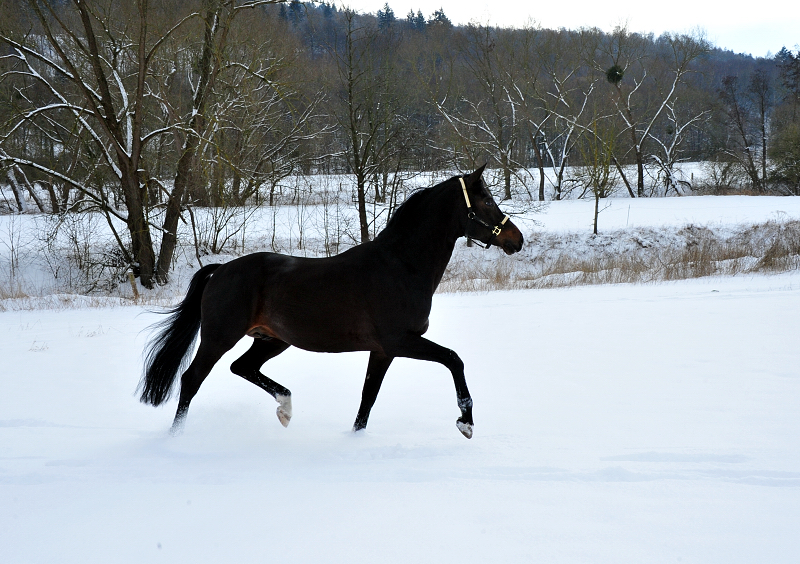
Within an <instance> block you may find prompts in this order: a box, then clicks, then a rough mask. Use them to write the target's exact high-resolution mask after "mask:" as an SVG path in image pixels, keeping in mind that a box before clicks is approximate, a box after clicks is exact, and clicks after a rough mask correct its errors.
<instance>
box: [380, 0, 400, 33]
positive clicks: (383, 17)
mask: <svg viewBox="0 0 800 564" xmlns="http://www.w3.org/2000/svg"><path fill="white" fill-rule="evenodd" d="M377 16H378V27H379V28H380V29H386V28H388V27H390V26H391V25H392V24H394V22H395V21H397V18H396V17H395V15H394V11H393V10H392V9H391V8H390V7H389V3H388V2H387V3H386V4H384V5H383V10H378V14H377Z"/></svg>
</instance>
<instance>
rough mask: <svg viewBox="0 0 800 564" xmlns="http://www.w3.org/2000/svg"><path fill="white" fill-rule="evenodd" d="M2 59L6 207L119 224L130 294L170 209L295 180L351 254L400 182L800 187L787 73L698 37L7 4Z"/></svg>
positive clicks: (799, 119)
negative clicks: (349, 221) (696, 176)
mask: <svg viewBox="0 0 800 564" xmlns="http://www.w3.org/2000/svg"><path fill="white" fill-rule="evenodd" d="M0 49H2V51H1V53H2V58H1V59H0V71H1V72H2V78H1V80H0V171H2V175H3V177H4V178H3V180H4V181H5V183H6V184H7V186H9V187H10V188H11V190H12V191H13V192H14V194H15V195H16V196H17V203H18V206H19V207H20V209H22V208H24V206H25V205H26V203H25V202H26V198H25V195H26V194H28V195H30V196H31V197H32V199H33V201H34V202H35V203H36V205H37V206H38V207H39V208H40V209H41V210H42V211H52V212H54V213H64V212H66V211H69V210H75V209H82V210H86V209H96V210H100V211H102V212H103V213H104V214H105V216H106V217H107V219H108V223H109V225H110V226H111V228H112V230H114V226H115V225H116V224H117V223H116V221H115V220H121V221H122V222H124V224H125V225H126V227H127V229H126V231H125V232H117V231H114V233H115V234H116V236H117V240H118V243H119V246H120V249H121V251H122V252H123V254H124V257H125V260H126V261H128V262H129V263H130V264H131V265H132V267H133V268H134V270H135V272H136V275H137V276H139V277H140V278H141V281H142V284H143V285H145V286H151V285H153V284H154V283H163V282H166V281H167V279H168V276H169V270H170V265H171V261H172V259H173V255H174V250H175V245H176V229H177V225H178V222H179V221H181V219H182V218H183V214H184V212H186V211H188V212H191V208H192V206H228V205H239V204H242V203H245V202H249V201H253V199H257V200H258V201H268V202H270V203H272V201H273V197H274V195H275V191H276V187H278V186H279V183H280V182H281V180H282V179H283V178H285V177H286V176H287V175H290V174H293V173H296V172H305V173H308V172H315V171H319V172H338V173H347V174H351V175H352V177H353V178H354V183H353V184H354V201H355V202H356V204H357V207H358V210H359V219H360V225H361V238H362V240H366V239H368V238H369V233H370V230H369V222H368V217H367V204H368V203H369V202H371V201H377V202H382V201H388V202H389V203H391V202H392V199H393V198H394V196H395V194H396V193H397V192H396V187H397V182H398V180H399V179H401V178H402V176H403V173H406V172H408V171H418V170H432V169H441V168H460V169H467V168H471V167H473V166H476V165H477V164H479V163H482V162H485V161H488V162H489V163H490V167H492V168H494V169H495V170H496V171H497V173H498V178H499V179H500V180H499V182H500V189H501V191H502V193H503V195H504V196H505V197H506V198H511V197H513V196H515V194H519V195H524V196H525V197H530V198H532V199H538V200H544V199H546V198H547V197H553V198H561V197H563V196H564V195H565V194H566V193H567V192H569V191H570V190H572V189H573V187H574V185H575V184H576V183H575V180H576V178H575V177H574V175H572V174H570V173H569V172H568V171H569V170H572V169H568V168H567V167H568V166H569V165H577V166H579V167H582V169H583V170H584V171H585V174H583V176H582V177H581V178H582V179H583V180H582V181H581V182H580V183H579V184H580V188H581V190H582V191H583V192H587V191H591V192H592V193H593V194H594V195H595V197H597V198H600V197H604V196H605V195H607V193H608V191H609V190H610V188H611V186H612V185H613V184H614V183H615V182H617V181H618V182H619V183H620V185H622V186H624V187H625V188H626V189H627V191H628V193H629V194H630V195H631V196H632V197H642V196H647V195H652V194H655V193H664V192H669V191H670V190H674V191H677V192H679V191H680V190H681V183H683V182H685V180H684V179H681V178H680V177H679V176H678V175H677V174H676V166H675V165H676V164H677V163H678V162H679V161H680V160H682V159H703V160H716V161H718V162H719V163H720V170H721V171H722V173H721V175H722V176H723V177H724V178H721V182H722V183H723V184H724V183H726V182H727V183H731V184H732V183H735V182H742V181H744V183H745V184H746V185H747V187H748V188H750V189H752V190H756V191H767V190H790V191H795V192H797V191H798V190H800V165H798V155H800V125H798V124H800V115H798V111H797V110H798V103H799V102H800V71H799V70H798V69H800V58H799V57H798V55H797V54H795V53H793V52H791V51H788V50H786V49H782V50H781V51H780V52H779V53H778V55H777V56H776V57H774V58H772V59H753V58H751V57H747V56H742V55H734V54H733V53H730V52H725V51H721V50H719V49H715V48H713V47H712V46H710V45H709V44H708V42H707V41H706V40H705V39H704V37H703V36H702V34H701V33H699V32H696V33H690V34H664V35H662V36H660V37H653V36H646V35H640V34H637V33H633V32H631V31H630V30H628V29H626V28H624V27H621V28H617V29H615V30H614V31H613V32H611V33H605V32H602V31H600V30H598V29H581V30H577V31H568V30H563V29H562V30H548V29H542V28H540V27H538V26H536V25H534V24H529V25H526V26H523V27H521V28H518V29H499V28H494V27H487V26H481V25H469V26H465V27H457V26H453V25H452V24H451V22H450V21H449V19H448V18H447V16H446V15H445V14H444V12H443V11H442V10H438V11H436V12H434V14H432V15H431V17H430V18H429V19H427V20H426V19H425V18H424V17H423V16H422V14H421V12H419V11H417V12H416V13H414V12H413V11H412V12H410V13H409V14H408V15H407V16H406V17H405V18H404V19H403V18H398V17H396V16H395V14H394V12H393V11H392V9H391V8H390V7H389V6H388V4H387V5H386V6H384V8H383V9H381V10H380V11H379V12H378V13H377V14H376V15H375V16H372V15H363V14H358V13H355V12H353V11H350V10H338V9H337V8H336V7H335V6H333V5H330V4H319V5H310V4H302V3H300V2H298V1H293V2H291V3H285V2H282V1H281V0H193V1H177V0H173V1H164V2H159V3H157V4H151V3H149V2H148V0H138V1H137V2H122V1H119V0H104V1H103V2H97V1H95V0H91V1H90V0H73V1H72V2H68V1H66V0H61V1H55V0H51V1H49V2H40V1H37V0H27V1H23V0H12V1H8V2H4V3H3V4H2V6H0ZM626 165H633V166H632V167H630V166H626ZM530 169H533V170H536V169H538V170H539V174H538V175H530V174H528V173H527V172H526V171H527V170H530ZM631 170H633V171H634V172H630V171H631ZM723 173H724V174H723ZM545 176H548V177H549V178H551V179H552V181H553V185H554V190H553V193H552V194H546V193H545V183H544V178H545ZM651 178H654V179H656V181H655V182H654V181H652V180H651ZM156 242H157V243H158V245H156Z"/></svg>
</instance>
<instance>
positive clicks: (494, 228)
mask: <svg viewBox="0 0 800 564" xmlns="http://www.w3.org/2000/svg"><path fill="white" fill-rule="evenodd" d="M458 180H459V182H461V190H462V191H463V192H464V200H465V201H466V202H467V219H471V220H472V221H476V222H478V223H480V224H481V225H483V226H484V227H485V228H486V229H489V230H490V231H491V232H492V236H491V237H489V240H488V241H487V242H486V243H485V245H486V248H487V249H488V248H489V246H490V245H491V244H492V239H494V238H495V237H497V236H498V235H500V232H501V231H502V230H503V226H504V225H505V224H506V222H507V221H508V216H507V215H504V216H503V221H501V222H500V223H499V224H497V225H495V226H492V225H490V224H488V223H486V222H485V221H483V220H482V219H481V218H479V217H478V216H477V215H475V212H474V211H473V210H472V203H471V202H470V201H469V194H467V185H466V184H465V183H464V177H463V176H459V177H458Z"/></svg>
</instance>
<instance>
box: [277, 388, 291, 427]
mask: <svg viewBox="0 0 800 564" xmlns="http://www.w3.org/2000/svg"><path fill="white" fill-rule="evenodd" d="M275 400H276V401H277V402H278V403H279V404H280V405H278V409H277V410H276V413H277V414H278V420H279V421H280V422H281V425H283V426H284V427H288V426H289V421H291V419H292V396H281V395H278V396H275Z"/></svg>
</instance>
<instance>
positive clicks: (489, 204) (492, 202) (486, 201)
mask: <svg viewBox="0 0 800 564" xmlns="http://www.w3.org/2000/svg"><path fill="white" fill-rule="evenodd" d="M483 203H484V204H486V205H487V206H489V207H491V206H493V205H494V200H492V199H491V198H486V199H485V200H484V201H483Z"/></svg>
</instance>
